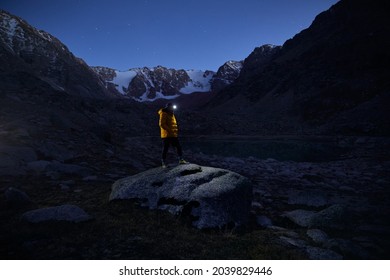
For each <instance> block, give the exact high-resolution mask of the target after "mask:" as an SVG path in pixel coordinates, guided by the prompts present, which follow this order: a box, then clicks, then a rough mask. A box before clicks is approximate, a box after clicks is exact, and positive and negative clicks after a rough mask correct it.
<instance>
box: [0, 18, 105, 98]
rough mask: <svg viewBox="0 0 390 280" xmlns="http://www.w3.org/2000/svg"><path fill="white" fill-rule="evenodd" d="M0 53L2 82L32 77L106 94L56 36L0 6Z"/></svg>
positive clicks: (60, 87)
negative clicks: (0, 8) (1, 8)
mask: <svg viewBox="0 0 390 280" xmlns="http://www.w3.org/2000/svg"><path fill="white" fill-rule="evenodd" d="M0 53H1V56H0V70H2V71H0V72H3V75H1V77H0V78H1V84H2V85H3V86H6V85H7V84H10V85H11V84H14V85H17V84H20V82H21V81H25V83H27V82H26V81H28V80H31V81H32V80H34V81H36V83H38V82H39V83H41V84H42V85H43V84H44V85H45V87H46V86H47V87H50V88H51V89H52V90H55V91H58V92H64V93H65V92H66V93H68V94H74V95H80V96H83V97H99V98H101V97H106V96H107V93H108V92H107V90H106V88H105V87H104V82H103V81H102V80H101V79H100V77H99V76H98V75H96V73H95V72H93V71H91V69H90V68H89V66H88V65H87V64H86V63H85V62H84V61H83V60H82V59H80V58H77V57H75V56H74V55H73V54H72V53H71V52H70V51H69V50H68V48H67V47H66V46H65V45H64V44H63V43H61V42H60V41H59V40H58V39H57V38H55V37H54V36H52V35H50V34H49V33H47V32H45V31H42V30H38V29H36V28H34V27H32V26H31V25H29V24H28V23H27V22H26V21H24V20H23V19H21V18H19V17H17V16H13V15H11V14H9V13H8V12H5V11H3V10H0ZM6 75H7V77H6Z"/></svg>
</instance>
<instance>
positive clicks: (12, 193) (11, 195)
mask: <svg viewBox="0 0 390 280" xmlns="http://www.w3.org/2000/svg"><path fill="white" fill-rule="evenodd" d="M4 196H5V201H6V203H7V205H8V206H9V207H12V208H24V207H28V206H30V205H32V204H33V202H32V201H31V199H30V197H29V196H28V195H27V194H26V193H25V192H23V191H21V190H18V189H15V188H8V189H7V190H6V191H5V192H4Z"/></svg>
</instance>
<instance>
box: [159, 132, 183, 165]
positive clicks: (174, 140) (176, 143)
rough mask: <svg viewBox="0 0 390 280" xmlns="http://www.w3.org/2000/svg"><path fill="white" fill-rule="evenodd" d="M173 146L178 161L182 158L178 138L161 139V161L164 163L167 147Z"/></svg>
mask: <svg viewBox="0 0 390 280" xmlns="http://www.w3.org/2000/svg"><path fill="white" fill-rule="evenodd" d="M171 145H172V146H173V147H175V148H176V151H177V155H178V156H179V159H181V158H182V157H183V151H182V149H181V146H180V142H179V138H177V137H167V138H162V146H163V148H162V160H163V161H164V162H165V160H166V158H167V153H168V149H169V146H171Z"/></svg>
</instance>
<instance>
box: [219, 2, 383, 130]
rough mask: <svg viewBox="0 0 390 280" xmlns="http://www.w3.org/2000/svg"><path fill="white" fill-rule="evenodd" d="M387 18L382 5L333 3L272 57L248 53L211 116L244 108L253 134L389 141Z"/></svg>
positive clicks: (220, 96) (256, 52)
mask: <svg viewBox="0 0 390 280" xmlns="http://www.w3.org/2000/svg"><path fill="white" fill-rule="evenodd" d="M388 12H389V10H388V8H387V6H385V5H384V4H383V2H375V3H374V2H370V1H363V0H360V1H351V0H342V1H340V2H338V3H337V4H336V5H334V6H333V7H331V8H330V9H329V10H328V11H325V12H323V13H321V14H319V15H318V16H317V17H316V18H315V20H314V21H313V23H312V25H311V26H310V27H309V28H308V29H306V30H303V31H302V32H300V33H299V34H297V35H296V36H294V38H292V39H291V40H288V41H286V42H285V44H284V45H283V47H282V48H274V49H272V52H274V53H273V55H272V56H271V57H267V59H265V60H264V59H261V55H260V57H259V55H258V53H259V52H260V54H261V53H262V52H261V50H260V49H259V50H255V52H254V53H252V54H251V55H250V56H249V57H248V58H247V59H246V60H245V62H244V67H243V69H242V71H241V74H240V76H239V78H238V79H237V80H236V82H235V83H233V84H232V85H231V86H230V87H228V88H226V89H225V90H222V91H221V92H220V93H219V94H217V95H216V97H215V98H214V100H213V102H212V108H213V111H214V110H216V108H218V107H219V108H221V110H223V111H225V110H226V109H233V108H237V107H245V108H246V110H245V112H246V114H245V116H241V117H240V118H245V119H246V120H248V119H251V120H253V122H250V121H249V123H252V124H253V126H252V128H249V127H248V130H251V129H252V130H253V131H264V132H265V131H272V132H273V133H274V132H289V133H297V132H300V131H304V130H307V131H313V129H314V130H316V131H317V132H318V133H348V134H351V133H352V134H355V133H357V134H360V133H368V134H388V132H389V122H388V119H389V114H388V113H387V112H388V109H387V108H388V106H389V105H390V101H389V99H390V98H389V90H390V83H389V80H388V78H387V77H388V76H389V74H390V56H389V52H388V49H389V48H390V41H389V40H388V38H389V35H390V27H389V26H390V20H389V17H388V16H387V14H388ZM268 49H269V50H271V49H270V48H268ZM256 58H258V59H256ZM234 123H235V121H234V122H232V125H233V126H234ZM237 129H238V128H237ZM320 131H321V132H320Z"/></svg>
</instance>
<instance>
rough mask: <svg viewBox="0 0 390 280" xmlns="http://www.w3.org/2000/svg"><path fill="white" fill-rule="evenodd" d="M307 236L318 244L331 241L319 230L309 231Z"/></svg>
mask: <svg viewBox="0 0 390 280" xmlns="http://www.w3.org/2000/svg"><path fill="white" fill-rule="evenodd" d="M306 234H307V235H308V236H309V237H310V238H311V239H312V240H313V241H314V242H315V243H318V244H323V243H325V242H326V241H327V240H328V239H329V237H328V235H327V234H326V233H325V232H323V231H322V230H319V229H309V230H308V231H307V232H306Z"/></svg>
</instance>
